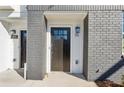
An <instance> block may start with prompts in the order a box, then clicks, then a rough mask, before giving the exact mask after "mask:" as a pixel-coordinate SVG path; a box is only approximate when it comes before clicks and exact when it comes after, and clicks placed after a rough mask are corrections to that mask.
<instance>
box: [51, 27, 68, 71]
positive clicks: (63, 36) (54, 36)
mask: <svg viewBox="0 0 124 93" xmlns="http://www.w3.org/2000/svg"><path fill="white" fill-rule="evenodd" d="M51 45H52V49H51V56H52V57H51V70H52V71H65V72H70V28H69V27H52V28H51Z"/></svg>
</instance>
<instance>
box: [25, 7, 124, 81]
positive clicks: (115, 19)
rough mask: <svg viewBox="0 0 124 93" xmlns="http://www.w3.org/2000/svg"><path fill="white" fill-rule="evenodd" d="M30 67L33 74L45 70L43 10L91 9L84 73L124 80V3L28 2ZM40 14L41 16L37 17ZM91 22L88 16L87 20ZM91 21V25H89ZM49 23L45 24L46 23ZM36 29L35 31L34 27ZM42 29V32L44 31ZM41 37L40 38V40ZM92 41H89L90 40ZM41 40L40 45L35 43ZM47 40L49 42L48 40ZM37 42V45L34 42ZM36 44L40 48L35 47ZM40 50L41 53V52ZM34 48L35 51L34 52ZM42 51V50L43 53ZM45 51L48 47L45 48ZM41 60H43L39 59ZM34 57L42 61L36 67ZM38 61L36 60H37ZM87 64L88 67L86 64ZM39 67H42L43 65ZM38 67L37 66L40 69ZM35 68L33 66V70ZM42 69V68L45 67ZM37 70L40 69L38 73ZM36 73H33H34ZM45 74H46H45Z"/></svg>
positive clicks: (91, 78)
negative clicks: (31, 4) (38, 4)
mask: <svg viewBox="0 0 124 93" xmlns="http://www.w3.org/2000/svg"><path fill="white" fill-rule="evenodd" d="M27 9H28V11H29V12H28V15H29V18H28V19H29V20H28V27H29V35H28V43H29V44H28V56H27V57H28V70H29V71H30V73H29V72H28V73H29V76H30V77H31V76H33V77H32V78H34V77H36V76H35V75H37V74H38V73H40V75H41V73H42V71H43V67H42V66H41V64H44V63H45V61H44V63H42V62H43V60H45V59H42V58H43V56H44V54H43V53H41V52H40V51H39V48H40V49H45V48H42V44H43V42H42V40H44V39H46V37H45V36H46V35H43V36H42V37H45V38H41V37H40V36H41V33H42V30H41V25H42V22H41V21H39V20H42V19H40V18H42V16H41V14H42V13H41V14H40V11H88V12H89V14H88V24H85V25H84V33H85V35H86V36H84V44H85V45H86V46H85V45H84V48H85V49H86V48H88V49H86V50H85V49H84V50H85V51H84V57H85V58H84V59H83V61H84V64H83V65H84V75H85V76H86V77H87V79H88V80H103V79H111V80H113V81H116V82H121V78H122V76H121V75H123V74H124V73H123V71H124V67H123V60H122V59H121V55H122V11H121V10H123V9H124V6H69V5H66V6H62V5H60V6H54V5H47V6H28V8H27ZM36 15H37V17H36ZM39 16H40V17H39ZM85 21H86V22H87V20H85ZM87 25H88V28H87ZM43 27H45V26H43ZM33 30H35V31H33ZM85 30H86V31H85ZM40 31H41V32H40ZM33 39H35V40H34V41H33ZM39 40H40V42H39ZM86 41H88V43H87V42H86ZM34 42H35V44H39V45H38V46H35V45H33V44H32V43H34ZM44 43H45V42H44ZM32 45H33V46H32ZM35 48H36V49H35ZM37 51H38V53H37ZM33 52H34V53H33ZM39 52H40V53H39ZM44 53H45V51H44ZM39 60H41V61H39ZM33 61H36V62H37V63H39V64H38V65H37V66H38V67H35V66H36V65H35V66H33V65H32V64H34V62H33ZM35 64H36V63H35ZM85 66H86V67H85ZM39 67H41V68H40V69H39ZM36 68H37V69H36ZM31 69H33V70H31ZM41 69H42V71H40V72H39V70H41ZM34 72H37V73H34ZM32 73H33V75H31V74H32ZM42 75H43V74H42Z"/></svg>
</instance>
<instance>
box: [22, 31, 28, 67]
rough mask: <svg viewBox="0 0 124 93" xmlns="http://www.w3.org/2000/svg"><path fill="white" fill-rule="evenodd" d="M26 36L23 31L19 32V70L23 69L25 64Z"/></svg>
mask: <svg viewBox="0 0 124 93" xmlns="http://www.w3.org/2000/svg"><path fill="white" fill-rule="evenodd" d="M26 34H27V33H26V31H25V30H24V31H21V64H20V67H21V68H24V63H26V37H27V35H26Z"/></svg>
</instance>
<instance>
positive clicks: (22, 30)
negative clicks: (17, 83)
mask: <svg viewBox="0 0 124 93" xmlns="http://www.w3.org/2000/svg"><path fill="white" fill-rule="evenodd" d="M22 31H26V33H27V30H26V29H24V30H20V31H19V36H20V40H19V41H20V58H19V59H20V62H19V68H22V67H21V48H22V47H21V32H22ZM26 41H27V38H26ZM26 45H27V44H26ZM26 49H27V46H26ZM26 52H27V51H26Z"/></svg>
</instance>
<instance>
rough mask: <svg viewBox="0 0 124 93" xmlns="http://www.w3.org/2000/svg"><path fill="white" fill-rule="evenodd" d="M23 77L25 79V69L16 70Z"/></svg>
mask: <svg viewBox="0 0 124 93" xmlns="http://www.w3.org/2000/svg"><path fill="white" fill-rule="evenodd" d="M14 70H15V71H16V72H17V73H18V74H19V75H20V76H21V77H24V69H23V68H20V69H14Z"/></svg>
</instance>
